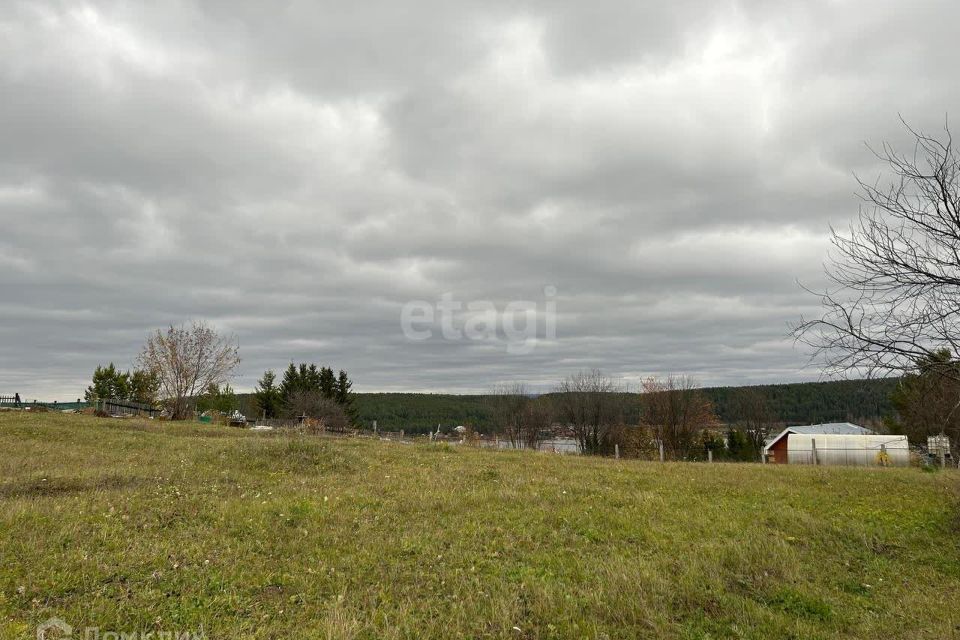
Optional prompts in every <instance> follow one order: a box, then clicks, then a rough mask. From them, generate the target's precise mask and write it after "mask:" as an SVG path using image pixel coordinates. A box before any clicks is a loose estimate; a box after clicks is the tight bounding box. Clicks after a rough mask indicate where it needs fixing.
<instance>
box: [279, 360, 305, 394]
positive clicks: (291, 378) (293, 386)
mask: <svg viewBox="0 0 960 640" xmlns="http://www.w3.org/2000/svg"><path fill="white" fill-rule="evenodd" d="M299 389H300V376H299V375H298V372H297V367H296V366H295V365H294V364H293V363H292V362H291V363H290V364H289V365H288V366H287V369H286V370H285V371H284V372H283V380H282V381H281V382H280V396H281V397H282V398H283V401H284V402H286V401H287V400H289V399H290V396H291V395H292V394H293V393H294V392H295V391H298V390H299Z"/></svg>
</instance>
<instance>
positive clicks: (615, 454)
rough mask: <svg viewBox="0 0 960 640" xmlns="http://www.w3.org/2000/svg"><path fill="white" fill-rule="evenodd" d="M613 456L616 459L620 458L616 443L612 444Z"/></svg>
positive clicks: (618, 447)
mask: <svg viewBox="0 0 960 640" xmlns="http://www.w3.org/2000/svg"><path fill="white" fill-rule="evenodd" d="M613 456H614V457H615V458H616V459H617V460H619V459H620V445H618V444H615V445H613Z"/></svg>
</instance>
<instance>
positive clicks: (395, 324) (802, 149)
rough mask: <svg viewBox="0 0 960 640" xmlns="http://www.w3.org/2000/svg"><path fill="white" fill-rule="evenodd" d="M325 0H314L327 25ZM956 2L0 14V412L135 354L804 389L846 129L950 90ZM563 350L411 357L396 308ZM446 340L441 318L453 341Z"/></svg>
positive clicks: (360, 371) (871, 136)
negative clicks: (800, 342)
mask: <svg viewBox="0 0 960 640" xmlns="http://www.w3.org/2000/svg"><path fill="white" fill-rule="evenodd" d="M324 5H326V6H324ZM958 19H960V6H958V5H956V3H953V2H947V1H944V2H911V3H904V2H902V0H884V1H878V2H870V3H866V2H843V1H824V2H797V3H776V2H768V1H763V2H760V1H757V2H722V3H704V2H671V3H653V2H623V1H621V2H589V3H587V2H557V1H554V0H551V1H549V2H548V1H544V2H530V3H526V4H524V3H517V2H495V1H491V0H484V1H482V2H466V3H457V2H450V1H448V0H436V1H433V2H419V3H416V2H402V3H401V2H394V1H389V2H382V3H362V2H353V3H344V2H336V3H320V2H277V3H273V2H270V3H264V2H238V1H234V0H230V1H226V0H224V1H221V2H212V1H208V2H202V3H201V2H195V3H194V2H189V1H188V0H183V1H180V2H174V3H129V4H127V3H120V2H117V3H111V2H103V3H88V4H83V3H73V2H63V3H45V2H37V1H31V2H17V1H16V0H13V1H11V0H6V1H5V2H3V3H2V4H0V318H2V323H0V393H13V392H14V391H17V392H20V393H21V394H23V395H25V396H27V397H28V398H30V399H32V398H34V397H37V398H40V399H49V400H52V399H61V400H64V399H69V398H76V397H77V396H79V395H81V394H82V391H83V388H84V387H85V386H86V384H88V382H89V377H90V373H91V371H92V370H93V368H94V367H95V366H96V365H97V364H98V363H106V362H109V361H114V362H116V363H118V364H120V365H122V366H124V367H127V366H130V365H131V364H132V363H133V360H134V357H135V355H136V353H137V351H138V350H139V346H140V344H142V341H143V337H144V335H145V334H146V332H147V331H148V330H150V329H152V328H156V327H160V326H163V325H165V324H169V323H179V322H183V321H189V320H194V319H196V320H199V319H203V320H207V321H209V322H211V323H213V324H214V325H215V326H216V327H218V328H219V329H221V330H223V331H224V332H228V333H233V334H236V336H237V338H238V339H239V343H240V352H241V357H242V358H243V362H242V364H241V365H240V368H239V370H238V374H239V375H238V377H237V379H236V380H235V387H237V388H238V389H248V388H251V387H252V386H253V384H254V383H255V380H256V378H257V377H259V375H260V374H261V373H262V372H263V370H264V369H266V368H277V369H282V368H283V367H284V366H285V365H286V363H288V362H289V361H290V360H297V361H301V360H305V361H315V362H318V363H324V364H330V365H332V366H333V367H335V368H345V369H347V370H348V371H349V372H350V375H351V377H352V378H353V379H354V380H355V386H356V388H357V389H358V390H362V391H375V390H382V391H390V390H431V391H481V390H484V389H486V388H489V387H490V386H491V385H492V384H494V383H495V382H497V381H518V380H525V381H528V382H530V383H532V384H533V385H534V387H535V388H544V389H545V388H548V387H549V386H550V385H551V384H552V383H553V382H554V381H555V380H557V379H559V378H561V377H563V376H565V375H567V374H569V373H572V372H575V371H576V370H578V369H581V368H592V367H600V368H602V369H604V370H605V371H606V372H608V373H611V374H615V375H619V376H623V377H624V378H626V379H627V380H628V381H636V380H638V379H639V378H640V377H642V376H645V375H649V374H655V373H668V372H677V373H689V374H693V375H695V376H696V377H698V378H699V379H700V381H701V382H702V383H704V384H727V383H732V384H740V383H757V382H786V381H796V380H806V379H816V378H817V377H818V376H819V372H818V371H817V370H816V369H811V368H806V367H805V363H806V360H807V358H806V356H805V355H804V353H802V352H801V351H799V350H798V349H797V348H795V346H794V344H793V342H792V340H791V339H790V338H788V337H787V333H788V323H790V322H791V321H795V320H797V319H798V318H799V317H800V315H801V314H811V313H815V312H816V310H817V306H816V305H817V302H816V300H815V299H812V298H811V297H810V296H809V295H807V294H805V293H804V292H803V291H802V290H801V289H800V288H799V287H798V285H797V281H798V280H799V281H802V282H804V283H805V284H808V285H810V286H813V287H816V286H818V285H819V284H820V283H821V282H822V275H821V272H822V266H821V264H822V262H823V260H824V258H825V255H826V250H827V233H828V225H829V224H831V223H833V224H835V225H844V224H846V222H847V221H848V220H849V219H850V218H851V216H853V215H854V214H855V213H856V210H857V200H856V197H855V186H856V185H855V182H854V179H853V174H854V172H856V173H858V174H861V175H862V176H864V177H867V178H870V179H872V178H875V177H876V176H877V175H878V172H879V169H880V167H879V166H877V165H876V163H875V162H874V160H873V158H872V156H871V155H870V154H869V153H868V152H867V151H866V149H865V147H864V142H865V141H872V142H880V141H882V140H885V139H886V140H892V141H898V140H904V139H905V138H904V135H903V132H902V129H901V127H900V124H899V122H898V113H899V114H902V115H903V117H904V118H906V119H907V120H909V121H910V122H911V123H912V124H915V125H917V126H920V127H925V128H929V129H932V130H936V129H937V128H938V127H942V124H943V121H944V117H945V114H946V113H948V112H950V111H951V108H952V107H953V105H954V104H955V102H956V99H957V96H958V93H960V88H958V87H960V84H958V83H957V77H956V74H957V69H956V65H957V61H958V59H960V56H958V54H960V44H958V43H960V40H958V39H957V38H956V34H955V28H956V24H957V20H958ZM548 286H552V287H555V288H556V292H557V293H556V295H555V296H553V298H552V299H553V300H554V301H555V304H556V308H557V317H556V338H555V339H549V336H547V335H545V334H543V331H538V334H541V338H544V339H541V340H540V341H539V342H538V344H537V345H536V347H535V348H534V349H533V350H532V351H531V352H530V353H526V354H516V353H513V354H511V353H508V352H507V350H506V348H505V344H504V341H503V340H502V339H501V338H502V336H500V338H496V337H490V338H489V339H485V340H470V339H460V340H446V339H443V337H442V336H441V335H439V333H435V335H434V337H433V338H431V339H427V340H422V341H413V340H410V339H408V338H407V337H405V336H404V334H403V332H402V331H401V324H400V316H401V309H402V308H403V305H404V304H405V303H408V302H410V301H412V300H423V301H428V302H433V303H435V302H437V301H438V300H439V299H440V298H441V296H442V295H444V294H450V295H451V296H452V297H453V298H454V299H455V300H459V301H463V302H464V303H466V302H470V301H477V300H489V301H491V302H492V303H493V304H494V305H496V307H497V308H498V309H501V310H502V309H503V308H504V307H505V305H507V304H508V303H510V302H511V301H516V300H529V301H531V302H534V303H536V304H537V305H538V309H539V310H541V311H543V310H545V309H546V308H547V307H546V304H547V302H548V300H547V298H546V297H545V295H544V287H548ZM462 320H463V318H462V317H459V316H458V320H457V321H458V322H460V321H462Z"/></svg>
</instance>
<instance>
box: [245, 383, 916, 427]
mask: <svg viewBox="0 0 960 640" xmlns="http://www.w3.org/2000/svg"><path fill="white" fill-rule="evenodd" d="M896 384H897V380H896V379H893V378H888V379H882V380H838V381H831V382H803V383H794V384H774V385H760V386H754V387H751V388H753V389H755V390H757V391H759V392H760V393H762V394H763V395H764V397H766V398H767V402H768V404H769V407H770V409H771V412H772V413H773V415H774V416H776V418H777V419H778V421H779V422H783V423H785V424H788V425H790V424H814V423H819V422H843V421H849V422H855V423H859V424H876V423H879V422H880V421H881V420H882V419H883V417H885V416H887V415H888V414H890V412H891V407H890V400H889V398H890V392H891V391H892V390H893V388H894V387H895V386H896ZM741 388H742V387H710V388H705V389H703V392H704V393H705V394H706V395H707V396H708V397H709V398H710V399H711V400H712V401H713V403H714V407H715V409H716V412H717V415H718V416H719V417H720V419H721V420H722V421H723V422H736V420H737V419H738V417H739V416H737V415H736V413H735V407H736V402H735V397H736V393H737V390H738V389H741ZM638 396H639V394H628V395H627V397H626V398H625V400H626V405H627V409H626V411H627V416H626V417H627V420H628V421H629V422H636V421H637V420H638V418H639V399H638ZM249 400H252V398H250V399H249ZM249 400H248V399H247V398H243V400H242V402H241V405H242V410H244V412H245V413H246V414H247V415H248V416H254V415H256V414H257V412H256V410H255V409H254V408H253V406H252V405H251V403H250V401H249ZM489 400H490V398H489V396H483V395H452V394H434V393H357V394H355V400H354V406H355V408H356V410H357V419H358V422H359V423H360V424H361V425H363V426H364V427H367V428H369V427H370V426H371V425H372V424H373V421H374V420H376V421H377V427H378V428H379V429H380V430H383V431H399V430H401V429H403V430H405V431H406V432H407V433H426V432H427V431H429V430H431V429H436V428H437V426H438V425H440V426H441V427H442V428H443V429H444V430H445V431H449V429H450V428H451V427H454V426H456V425H461V424H462V425H470V426H472V427H473V428H475V429H477V430H478V431H481V432H483V431H488V430H489V429H490V424H491V418H490V413H491V412H490V402H489Z"/></svg>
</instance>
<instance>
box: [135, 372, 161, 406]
mask: <svg viewBox="0 0 960 640" xmlns="http://www.w3.org/2000/svg"><path fill="white" fill-rule="evenodd" d="M128 375H129V380H130V396H129V399H130V400H133V401H134V402H139V403H141V404H147V405H151V406H152V405H154V404H156V402H157V392H158V391H159V390H160V380H159V378H157V376H156V375H154V374H152V373H150V372H149V371H144V370H142V369H137V370H136V371H134V372H133V373H132V374H128Z"/></svg>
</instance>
